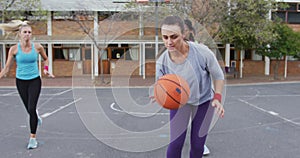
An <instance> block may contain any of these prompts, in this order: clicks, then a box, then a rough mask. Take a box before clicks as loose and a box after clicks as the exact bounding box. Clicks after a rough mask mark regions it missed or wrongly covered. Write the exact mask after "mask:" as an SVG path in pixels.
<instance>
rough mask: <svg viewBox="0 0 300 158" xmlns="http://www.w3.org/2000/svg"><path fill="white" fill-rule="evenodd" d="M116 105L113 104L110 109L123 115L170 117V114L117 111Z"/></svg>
mask: <svg viewBox="0 0 300 158" xmlns="http://www.w3.org/2000/svg"><path fill="white" fill-rule="evenodd" d="M115 105H116V103H111V104H110V108H111V109H112V110H114V111H117V112H121V113H127V114H136V115H170V114H169V113H159V112H157V113H144V112H131V111H124V110H123V109H117V108H116V107H115Z"/></svg>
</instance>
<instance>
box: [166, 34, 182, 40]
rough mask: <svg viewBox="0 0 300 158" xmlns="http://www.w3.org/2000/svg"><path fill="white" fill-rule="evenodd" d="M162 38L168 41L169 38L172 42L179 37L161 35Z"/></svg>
mask: <svg viewBox="0 0 300 158" xmlns="http://www.w3.org/2000/svg"><path fill="white" fill-rule="evenodd" d="M162 37H163V39H165V40H168V39H169V38H170V39H172V40H174V39H177V38H178V37H179V35H176V34H174V35H171V36H167V35H163V36H162Z"/></svg>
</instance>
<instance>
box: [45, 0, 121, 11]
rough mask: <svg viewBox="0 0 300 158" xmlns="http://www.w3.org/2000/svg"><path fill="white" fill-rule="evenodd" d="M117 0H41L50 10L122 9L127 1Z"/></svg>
mask: <svg viewBox="0 0 300 158" xmlns="http://www.w3.org/2000/svg"><path fill="white" fill-rule="evenodd" d="M114 1H115V0H41V2H42V7H43V9H45V10H49V11H122V10H124V5H125V3H115V2H114Z"/></svg>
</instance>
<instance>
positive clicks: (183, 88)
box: [154, 74, 190, 109]
mask: <svg viewBox="0 0 300 158" xmlns="http://www.w3.org/2000/svg"><path fill="white" fill-rule="evenodd" d="M189 96H190V87H189V85H188V83H187V82H186V80H185V79H183V78H182V77H180V76H178V75H175V74H167V75H164V76H162V77H161V78H159V79H158V80H157V81H156V83H155V85H154V97H155V99H156V102H157V103H158V104H159V105H161V106H162V107H164V108H166V109H178V108H180V107H181V106H183V105H185V104H186V103H187V101H188V100H189Z"/></svg>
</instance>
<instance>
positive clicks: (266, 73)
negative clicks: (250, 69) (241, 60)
mask: <svg viewBox="0 0 300 158" xmlns="http://www.w3.org/2000/svg"><path fill="white" fill-rule="evenodd" d="M265 75H268V76H269V75H270V58H269V57H267V56H265Z"/></svg>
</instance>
